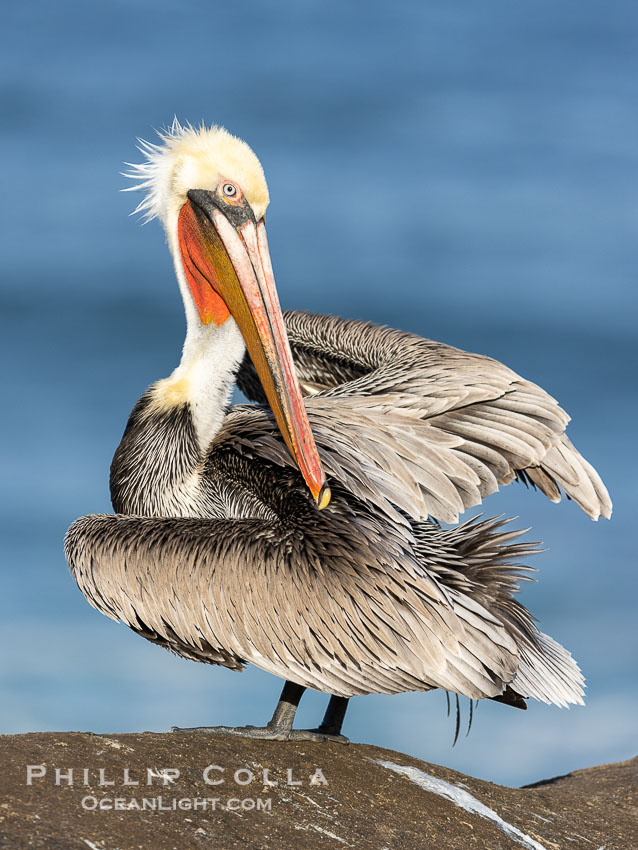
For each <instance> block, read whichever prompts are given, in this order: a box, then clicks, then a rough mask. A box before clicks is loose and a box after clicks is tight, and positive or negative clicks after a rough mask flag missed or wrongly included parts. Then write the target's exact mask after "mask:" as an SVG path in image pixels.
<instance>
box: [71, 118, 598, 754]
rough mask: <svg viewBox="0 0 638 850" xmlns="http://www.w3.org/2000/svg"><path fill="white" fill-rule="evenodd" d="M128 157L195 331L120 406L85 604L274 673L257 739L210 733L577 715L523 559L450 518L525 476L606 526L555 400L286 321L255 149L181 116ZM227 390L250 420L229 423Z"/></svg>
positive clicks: (475, 358) (571, 680) (182, 650)
mask: <svg viewBox="0 0 638 850" xmlns="http://www.w3.org/2000/svg"><path fill="white" fill-rule="evenodd" d="M142 149H143V151H144V153H145V162H144V163H143V164H142V165H138V166H133V171H132V175H133V176H136V177H137V178H139V182H138V186H136V187H135V188H140V189H142V190H144V191H145V193H146V195H145V198H144V200H143V201H142V203H141V204H140V205H139V207H138V210H140V211H141V212H142V213H145V214H146V217H147V218H154V217H158V218H160V219H161V221H162V224H163V226H164V229H165V231H166V235H167V239H168V244H169V248H170V250H171V253H172V256H173V261H174V264H175V271H176V274H177V279H178V282H179V286H180V289H181V293H182V296H183V300H184V306H185V311H186V319H187V333H186V340H185V343H184V348H183V353H182V358H181V362H180V364H179V366H178V367H177V368H176V369H175V371H174V372H173V374H172V375H171V376H170V377H168V378H165V379H164V380H161V381H158V382H157V383H156V384H154V385H153V386H151V387H150V389H148V390H147V392H145V393H144V395H143V396H142V397H141V399H140V400H139V401H138V403H137V404H136V405H135V407H134V409H133V412H132V413H131V416H130V419H129V422H128V425H127V426H126V430H125V432H124V436H123V438H122V441H121V443H120V445H119V448H118V449H117V451H116V454H115V457H114V460H113V465H112V468H111V495H112V502H113V507H114V509H115V514H112V515H110V514H108V515H107V514H104V515H93V516H87V517H83V518H81V519H78V520H77V521H76V522H75V523H74V524H73V525H72V526H71V528H70V530H69V532H68V534H67V538H66V553H67V558H68V561H69V564H70V567H71V570H72V572H73V575H74V577H75V579H76V581H77V583H78V585H79V587H80V589H81V590H82V592H83V593H84V595H85V596H86V598H87V599H88V601H89V602H90V603H91V605H93V606H94V607H96V608H97V609H98V610H100V611H102V612H103V613H104V614H106V616H108V617H110V618H112V619H114V620H121V621H123V622H124V623H126V624H127V625H128V626H130V627H131V628H132V629H133V630H134V631H136V632H137V633H138V634H140V635H142V636H143V637H145V638H147V639H148V640H150V641H153V642H155V643H158V644H160V645H161V646H164V647H166V648H167V649H169V650H172V651H173V652H175V653H177V654H178V655H181V656H184V657H186V658H191V659H194V660H197V661H206V662H208V663H209V664H223V665H225V666H226V667H229V668H231V669H234V670H240V669H241V668H242V667H243V666H244V665H245V664H246V663H248V662H250V663H252V664H255V665H256V666H257V667H260V668H262V669H263V670H267V671H269V672H271V673H274V674H275V675H277V676H280V677H281V678H282V679H285V680H286V684H285V686H284V690H283V692H282V696H281V699H280V701H279V703H278V706H277V708H276V710H275V713H274V715H273V718H272V720H271V721H270V723H268V725H267V726H266V727H263V728H256V727H245V728H242V729H232V728H226V727H202V729H204V730H205V731H206V730H208V731H230V732H234V733H235V734H244V735H251V736H256V737H267V738H273V739H279V740H282V739H283V740H289V739H314V740H325V739H331V740H345V739H343V737H342V736H341V735H340V732H341V725H342V721H343V717H344V714H345V710H346V706H347V700H348V698H349V697H351V696H353V695H355V694H370V693H385V694H391V693H398V692H401V691H413V690H414V691H427V690H431V689H434V688H441V689H445V690H447V691H451V692H455V693H457V694H465V695H466V696H467V697H469V698H470V699H482V698H490V699H495V700H499V701H502V702H505V703H508V704H511V705H514V706H517V707H522V708H524V707H525V700H526V699H528V698H529V697H534V698H536V699H539V700H543V701H545V702H548V703H555V704H557V705H561V706H563V705H567V704H569V703H582V695H583V678H582V676H581V673H580V670H579V668H578V666H577V664H576V663H575V661H574V660H573V659H572V657H571V655H570V654H569V653H568V652H567V651H566V650H565V649H563V647H561V646H560V645H559V644H557V643H556V642H555V641H554V640H552V638H550V637H548V636H547V635H545V634H543V633H541V632H540V631H539V630H538V628H537V627H536V625H535V622H534V620H533V618H532V616H531V614H530V613H529V612H528V611H527V610H526V609H525V608H524V607H523V606H522V605H521V604H520V603H519V602H518V601H517V600H516V599H515V598H514V593H515V592H516V590H517V588H518V580H519V579H520V578H524V577H525V571H526V570H527V569H528V568H527V567H521V566H520V565H518V560H519V559H520V558H521V557H523V556H525V555H526V554H529V552H530V551H531V549H532V548H533V547H530V546H527V545H525V544H523V543H517V542H513V541H514V540H515V538H516V537H517V535H518V532H515V531H510V530H508V529H507V528H506V527H505V524H504V522H503V521H500V520H483V521H476V520H474V521H470V522H466V523H465V524H463V525H457V526H456V527H453V528H445V527H443V526H442V525H440V523H441V522H443V523H457V522H458V519H459V515H460V514H461V513H462V512H463V511H464V510H465V509H467V508H470V507H472V506H473V505H477V504H479V503H480V502H481V500H482V498H483V497H485V496H487V495H489V494H490V493H493V492H494V491H496V490H497V489H498V488H499V486H502V485H505V484H508V483H510V482H511V481H513V480H515V479H517V480H519V481H523V482H525V483H527V484H531V485H533V486H534V487H536V488H538V489H539V490H541V491H542V492H543V493H544V494H545V495H546V496H548V497H549V498H550V499H551V500H552V501H555V502H557V501H559V500H560V498H561V490H562V491H563V492H564V493H566V494H567V496H568V497H569V498H570V499H572V500H573V501H575V502H576V503H577V504H578V505H579V506H580V507H581V508H582V509H583V510H584V511H585V513H587V514H588V515H589V516H590V517H591V518H592V519H597V518H598V516H605V517H608V516H609V515H610V512H611V503H610V500H609V496H608V494H607V491H606V490H605V487H604V485H603V483H602V482H601V480H600V478H599V477H598V475H597V473H596V472H595V470H594V469H593V468H592V467H591V466H590V465H589V463H588V462H587V461H586V460H585V459H584V458H583V457H582V456H581V455H580V454H579V453H578V451H577V450H576V449H575V448H574V446H573V445H572V444H571V442H570V441H569V439H568V437H567V436H566V434H565V427H566V425H567V422H568V416H567V415H566V414H565V413H564V412H563V410H561V408H560V407H559V406H558V404H557V402H556V401H555V400H554V399H553V398H551V397H550V396H549V395H548V394H547V393H546V392H545V391H544V390H542V389H541V388H540V387H538V386H536V385H535V384H533V383H530V382H529V381H526V380H524V379H523V378H521V377H519V376H518V375H516V374H515V373H514V372H512V371H511V370H510V369H508V368H507V367H506V366H504V365H502V364H501V363H498V362H497V361H495V360H492V359H490V358H488V357H484V356H481V355H477V354H469V353H467V352H465V351H460V350H458V349H456V348H452V347H450V346H447V345H443V344H441V343H437V342H431V341H429V340H426V339H422V338H419V337H417V336H414V335H412V334H408V333H402V332H399V331H396V330H391V329H388V328H382V327H376V326H373V325H371V324H366V323H363V322H356V321H346V320H343V319H339V318H334V317H331V316H320V315H311V314H308V313H302V312H289V313H287V314H282V312H281V310H280V307H279V303H278V299H277V293H276V290H275V284H274V278H273V272H272V267H271V264H270V257H269V253H268V246H267V242H266V230H265V225H264V214H265V211H266V207H267V205H268V200H269V199H268V189H267V186H266V181H265V179H264V175H263V171H262V168H261V165H260V163H259V161H258V160H257V158H256V156H255V154H254V153H253V152H252V150H251V149H250V148H249V147H248V146H247V145H246V144H245V143H244V142H243V141H240V140H239V139H237V138H235V137H233V136H231V135H230V134H229V133H228V132H226V130H224V129H222V128H220V127H212V128H205V127H201V128H199V129H195V128H193V127H190V126H187V127H180V126H179V125H178V124H177V123H175V124H174V125H173V127H172V128H171V130H169V131H167V132H166V133H164V134H163V135H162V138H161V140H160V144H158V145H151V144H148V143H142ZM246 351H247V354H248V355H249V357H248V356H247V357H246V358H244V355H245V353H246ZM236 377H237V379H238V382H239V386H240V387H241V388H242V390H243V391H244V393H245V394H246V395H247V396H248V397H249V398H250V399H251V400H253V401H255V402H257V404H255V405H238V406H231V407H229V405H228V402H229V397H230V393H231V390H232V387H233V385H234V382H235V380H236ZM303 396H305V398H303ZM328 482H329V484H330V488H328ZM306 688H313V689H316V690H318V691H322V692H325V693H328V694H331V698H330V701H329V704H328V708H327V711H326V716H325V717H324V720H323V722H322V723H321V724H320V725H319V727H318V728H317V729H315V730H293V729H292V722H293V718H294V714H295V711H296V708H297V704H298V702H299V699H300V697H301V695H302V693H303V691H304V690H305V689H306Z"/></svg>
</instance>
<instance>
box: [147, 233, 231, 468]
mask: <svg viewBox="0 0 638 850" xmlns="http://www.w3.org/2000/svg"><path fill="white" fill-rule="evenodd" d="M175 224H177V223H175ZM169 247H170V249H171V253H172V255H173V262H174V265H175V274H176V275H177V280H178V282H179V287H180V290H181V293H182V299H183V301H184V310H185V312H186V339H185V340H184V347H183V350H182V359H181V361H180V364H179V366H178V367H177V369H175V371H174V372H173V373H172V375H170V377H168V378H164V380H162V381H158V382H157V383H156V384H155V385H154V395H153V401H154V404H155V405H156V406H157V407H160V408H163V409H168V408H170V407H174V406H176V405H178V404H183V403H188V404H189V405H190V408H191V412H192V416H193V422H194V425H195V430H196V433H197V438H198V441H199V445H200V449H201V450H202V452H204V451H205V450H206V449H207V448H208V446H209V445H210V443H211V442H212V440H213V439H214V438H215V435H216V434H217V433H218V431H219V429H220V428H221V426H222V423H223V421H224V417H225V415H226V409H227V407H228V403H229V401H230V397H231V395H232V391H233V385H234V383H235V375H236V373H237V370H238V368H239V365H240V363H241V361H242V358H243V356H244V352H245V350H246V345H245V343H244V340H243V337H242V335H241V333H240V330H239V328H238V327H237V323H236V322H235V320H234V319H233V318H232V316H231V317H230V318H229V319H227V321H225V322H224V324H223V325H220V326H219V327H217V326H215V325H214V324H212V323H211V324H209V325H202V323H201V321H200V318H199V314H198V312H197V308H196V306H195V303H194V301H193V298H192V295H191V293H190V289H189V287H188V283H187V281H186V276H185V274H184V269H183V267H182V263H181V259H180V257H179V249H178V246H177V227H176V226H175V228H174V229H171V232H170V233H169Z"/></svg>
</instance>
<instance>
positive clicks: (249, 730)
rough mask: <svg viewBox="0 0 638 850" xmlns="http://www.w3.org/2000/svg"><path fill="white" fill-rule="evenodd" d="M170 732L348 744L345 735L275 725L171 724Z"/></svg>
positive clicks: (263, 739) (264, 739)
mask: <svg viewBox="0 0 638 850" xmlns="http://www.w3.org/2000/svg"><path fill="white" fill-rule="evenodd" d="M170 731H171V732H209V733H211V734H221V735H237V736H238V737H240V738H259V739H260V740H262V741H315V742H332V743H337V744H349V743H350V740H349V739H348V738H346V736H345V735H334V734H332V733H330V732H321V731H320V730H319V729H281V728H277V727H276V726H194V727H192V728H190V729H182V728H180V727H179V726H171V728H170Z"/></svg>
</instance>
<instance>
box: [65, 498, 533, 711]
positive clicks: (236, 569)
mask: <svg viewBox="0 0 638 850" xmlns="http://www.w3.org/2000/svg"><path fill="white" fill-rule="evenodd" d="M337 501H338V500H337ZM309 509H310V510H313V515H314V518H315V521H314V522H313V523H311V524H310V526H308V525H305V527H304V529H303V530H302V528H301V526H300V527H299V528H295V529H294V530H291V529H290V528H287V529H285V530H284V529H283V528H278V527H277V526H276V525H275V526H273V525H272V524H271V523H270V522H269V521H266V520H201V519H173V518H144V517H135V516H123V515H117V514H116V515H94V516H89V517H84V518H82V519H80V520H78V521H76V523H74V525H73V526H72V527H71V529H70V531H69V533H68V536H67V543H66V549H67V558H68V561H69V564H70V565H71V568H72V571H73V574H74V576H75V578H76V581H77V582H78V585H79V586H80V589H81V590H82V592H83V593H84V595H85V596H86V597H87V599H88V600H89V602H90V603H91V604H92V605H93V606H94V607H96V608H98V610H100V611H102V612H103V613H105V614H106V615H107V616H109V617H111V618H112V619H119V620H122V621H124V622H125V623H126V624H127V625H129V626H131V628H133V629H135V630H136V631H139V632H141V633H142V634H143V635H144V636H145V637H148V638H149V639H151V640H154V641H155V642H157V643H160V644H162V645H164V646H166V647H167V648H169V649H172V650H174V651H176V652H178V653H179V654H181V655H184V656H186V657H191V658H195V659H197V660H207V661H209V662H212V663H218V664H224V665H226V666H228V667H231V668H235V669H240V668H241V666H242V665H243V664H244V663H245V662H251V663H253V664H255V665H256V666H258V667H261V668H262V669H264V670H267V671H269V672H271V673H274V674H275V675H277V676H281V677H283V678H288V679H292V680H293V681H297V682H299V683H300V684H303V685H306V686H308V687H311V688H316V689H317V690H321V691H327V692H330V693H334V694H338V695H341V696H352V695H353V694H365V693H373V692H374V693H396V692H399V691H405V690H428V689H430V688H433V687H440V688H445V689H447V690H454V691H457V692H459V693H463V694H466V695H467V696H469V697H472V698H482V697H486V696H495V695H498V694H500V693H502V691H503V689H504V687H505V685H506V683H507V682H510V681H511V680H512V679H513V677H514V675H515V673H516V669H517V666H518V657H517V648H516V644H515V642H514V640H513V638H512V637H511V636H510V635H509V634H508V631H507V629H506V627H505V626H504V624H503V623H502V622H501V621H500V620H499V619H498V617H496V616H495V615H494V614H492V613H490V612H489V611H488V610H487V608H486V607H485V606H484V605H482V604H481V603H480V602H478V601H477V600H475V599H472V598H471V597H470V596H468V595H466V594H463V593H462V592H460V591H459V590H458V589H457V588H454V587H451V588H448V589H444V588H443V587H442V585H441V584H440V582H439V581H438V579H437V578H436V576H435V575H434V574H432V573H428V571H427V570H426V569H425V568H424V566H423V565H422V564H419V563H418V562H417V561H415V560H414V557H413V555H411V554H410V553H409V552H406V550H405V547H404V540H403V536H402V535H401V534H397V535H393V534H392V532H391V531H390V530H389V529H388V528H387V527H386V526H385V523H384V524H383V526H379V525H375V518H374V517H373V516H372V515H370V516H369V517H368V524H369V528H368V529H367V531H368V533H367V534H366V533H365V532H366V528H365V524H361V525H360V526H359V532H360V533H359V535H358V536H357V538H356V540H353V541H352V543H349V542H348V540H352V522H353V520H352V517H350V518H349V522H348V529H347V531H348V533H346V529H341V528H340V517H341V516H344V515H346V516H347V515H348V511H347V506H344V505H341V507H340V509H339V510H338V511H337V510H335V511H333V513H332V515H331V516H329V517H328V516H326V517H325V518H322V521H321V522H318V521H317V512H316V511H314V509H312V506H309ZM325 513H326V514H328V512H325Z"/></svg>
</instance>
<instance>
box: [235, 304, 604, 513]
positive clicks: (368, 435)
mask: <svg viewBox="0 0 638 850" xmlns="http://www.w3.org/2000/svg"><path fill="white" fill-rule="evenodd" d="M285 319H286V327H287V330H288V335H289V338H290V342H291V347H292V351H293V356H294V357H295V363H296V366H297V369H298V373H299V377H300V380H301V382H302V384H307V385H308V386H310V387H312V388H313V389H312V392H313V393H314V394H313V395H311V396H309V397H308V398H307V399H306V407H307V410H308V415H309V418H310V422H311V424H312V427H313V433H314V434H315V439H316V441H317V444H318V446H319V449H320V454H321V456H322V459H323V460H324V463H325V466H326V469H327V471H328V473H329V474H330V475H331V476H332V477H334V478H337V479H338V480H339V481H341V482H342V483H343V484H344V486H346V487H348V488H352V490H353V492H355V493H356V494H357V495H358V496H359V497H360V498H362V499H365V500H367V501H368V502H369V503H371V504H374V505H375V506H376V507H377V508H381V509H383V510H384V511H385V512H386V513H387V514H388V515H389V516H391V517H392V519H393V520H394V521H398V519H397V511H396V509H399V510H400V511H402V512H403V513H405V514H406V515H407V516H409V517H410V518H412V519H421V518H424V517H427V516H431V517H433V518H435V519H438V520H441V521H443V522H449V523H452V522H457V521H458V518H459V515H460V514H461V513H462V512H463V511H464V510H465V509H467V508H469V507H472V506H474V505H477V504H480V503H481V501H482V499H483V498H484V497H485V496H488V495H489V494H490V493H493V492H495V491H496V490H497V489H498V487H499V486H502V485H505V484H508V483H510V482H511V481H513V480H514V479H516V478H518V479H521V480H523V481H525V482H527V483H531V484H532V485H533V486H535V487H538V488H539V489H540V490H541V491H542V492H543V493H545V494H546V495H547V496H548V498H550V499H551V500H552V501H559V500H560V495H561V489H562V490H563V491H564V492H565V493H566V494H567V495H568V496H569V498H571V499H573V500H574V501H575V502H576V503H577V504H578V505H579V506H580V507H581V508H582V509H583V510H584V511H585V513H587V514H588V515H589V516H590V517H591V518H592V519H597V518H598V517H599V516H604V517H609V516H610V514H611V507H612V506H611V501H610V499H609V495H608V493H607V490H606V489H605V486H604V484H603V483H602V481H601V479H600V477H599V476H598V474H597V472H596V471H595V469H594V468H593V467H592V466H591V465H590V464H589V463H588V462H587V461H586V460H585V459H584V458H583V457H582V456H581V455H580V453H579V452H578V451H577V450H576V449H575V448H574V446H573V445H572V444H571V442H570V441H569V439H568V438H567V436H566V435H565V433H564V432H565V428H566V426H567V423H568V422H569V417H568V415H567V414H566V413H565V412H564V411H563V410H562V409H561V408H560V407H559V405H558V403H557V402H556V400H555V399H553V398H552V397H551V396H550V395H548V393H546V392H545V391H544V390H543V389H541V388H540V387H538V386H537V385H536V384H533V383H531V382H529V381H526V380H524V379H523V378H521V377H520V376H518V375H517V374H516V373H514V372H512V371H511V370H510V369H508V368H507V367H506V366H504V365H503V364H502V363H499V362H497V361H495V360H492V359H491V358H488V357H484V356H481V355H477V354H471V353H468V352H464V351H460V350H459V349H456V348H452V347H451V346H447V345H444V344H442V343H435V342H431V341H429V340H425V339H422V338H420V337H417V336H414V335H412V334H407V333H403V332H400V331H395V330H392V329H389V328H382V327H378V326H375V325H371V324H368V323H363V322H356V321H350V320H346V319H339V318H335V317H332V316H320V315H312V314H309V313H302V312H287V313H286V314H285ZM238 380H239V384H240V387H241V388H242V389H243V390H244V391H245V392H246V393H247V394H248V395H249V396H250V397H252V398H254V399H256V400H262V397H261V391H260V390H259V389H258V388H257V385H256V383H255V380H256V379H255V375H254V372H253V370H252V367H251V365H250V363H249V362H248V361H246V362H245V363H244V364H243V366H242V370H241V371H240V375H239V378H238ZM317 387H322V388H323V389H322V391H320V392H319V393H317V392H316V389H317ZM266 415H267V414H266ZM335 423H339V427H338V428H335ZM264 427H266V428H268V427H269V426H264ZM264 451H265V455H266V456H267V457H268V458H269V459H270V460H275V461H276V462H277V463H284V464H288V463H289V461H288V459H287V458H286V455H285V453H282V452H281V450H280V448H279V449H278V450H275V449H273V446H272V445H271V444H268V445H267V446H265V447H264Z"/></svg>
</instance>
